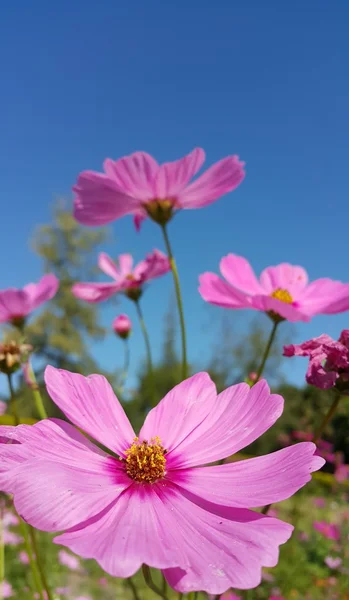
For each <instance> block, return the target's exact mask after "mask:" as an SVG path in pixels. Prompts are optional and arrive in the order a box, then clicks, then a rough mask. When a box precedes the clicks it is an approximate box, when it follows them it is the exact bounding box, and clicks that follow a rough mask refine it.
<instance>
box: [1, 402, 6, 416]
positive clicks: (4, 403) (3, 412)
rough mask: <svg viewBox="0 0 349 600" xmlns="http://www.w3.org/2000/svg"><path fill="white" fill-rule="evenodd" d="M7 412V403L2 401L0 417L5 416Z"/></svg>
mask: <svg viewBox="0 0 349 600" xmlns="http://www.w3.org/2000/svg"><path fill="white" fill-rule="evenodd" d="M6 411H7V403H6V402H3V401H2V400H0V415H4V414H5V412H6Z"/></svg>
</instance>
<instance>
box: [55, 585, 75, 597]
mask: <svg viewBox="0 0 349 600" xmlns="http://www.w3.org/2000/svg"><path fill="white" fill-rule="evenodd" d="M55 592H56V594H59V595H60V596H68V594H70V593H71V590H70V588H69V587H57V588H56V589H55Z"/></svg>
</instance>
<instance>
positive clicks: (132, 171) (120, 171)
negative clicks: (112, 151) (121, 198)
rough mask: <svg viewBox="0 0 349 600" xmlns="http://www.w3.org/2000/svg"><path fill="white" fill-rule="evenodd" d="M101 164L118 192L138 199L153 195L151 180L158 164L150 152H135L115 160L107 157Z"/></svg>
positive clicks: (145, 198)
mask: <svg viewBox="0 0 349 600" xmlns="http://www.w3.org/2000/svg"><path fill="white" fill-rule="evenodd" d="M103 166H104V170H105V172H106V174H107V175H108V176H109V177H110V179H111V180H112V181H113V182H114V183H115V185H116V186H117V188H118V190H119V191H120V192H123V193H124V194H127V195H128V196H132V197H133V198H137V200H139V201H145V200H150V199H151V198H153V197H154V183H153V182H154V179H155V177H156V174H157V173H158V171H159V165H158V163H157V162H156V160H155V159H154V158H153V157H152V156H150V154H147V153H146V152H135V153H134V154H130V155H129V156H124V157H123V158H120V159H119V160H115V161H113V160H111V159H110V158H107V159H106V160H105V161H104V165H103ZM138 205H139V203H138Z"/></svg>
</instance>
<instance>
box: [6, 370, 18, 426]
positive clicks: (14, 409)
mask: <svg viewBox="0 0 349 600" xmlns="http://www.w3.org/2000/svg"><path fill="white" fill-rule="evenodd" d="M7 381H8V387H9V390H10V409H11V412H12V415H13V418H14V422H15V425H19V416H18V413H17V406H16V396H15V391H14V389H13V385H12V375H10V373H7Z"/></svg>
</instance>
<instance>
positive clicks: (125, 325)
mask: <svg viewBox="0 0 349 600" xmlns="http://www.w3.org/2000/svg"><path fill="white" fill-rule="evenodd" d="M113 329H114V331H115V333H116V334H117V335H118V336H120V337H121V338H122V339H126V338H128V336H129V335H130V333H131V329H132V322H131V319H129V317H128V316H127V315H119V316H118V317H116V318H115V319H114V321H113Z"/></svg>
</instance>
